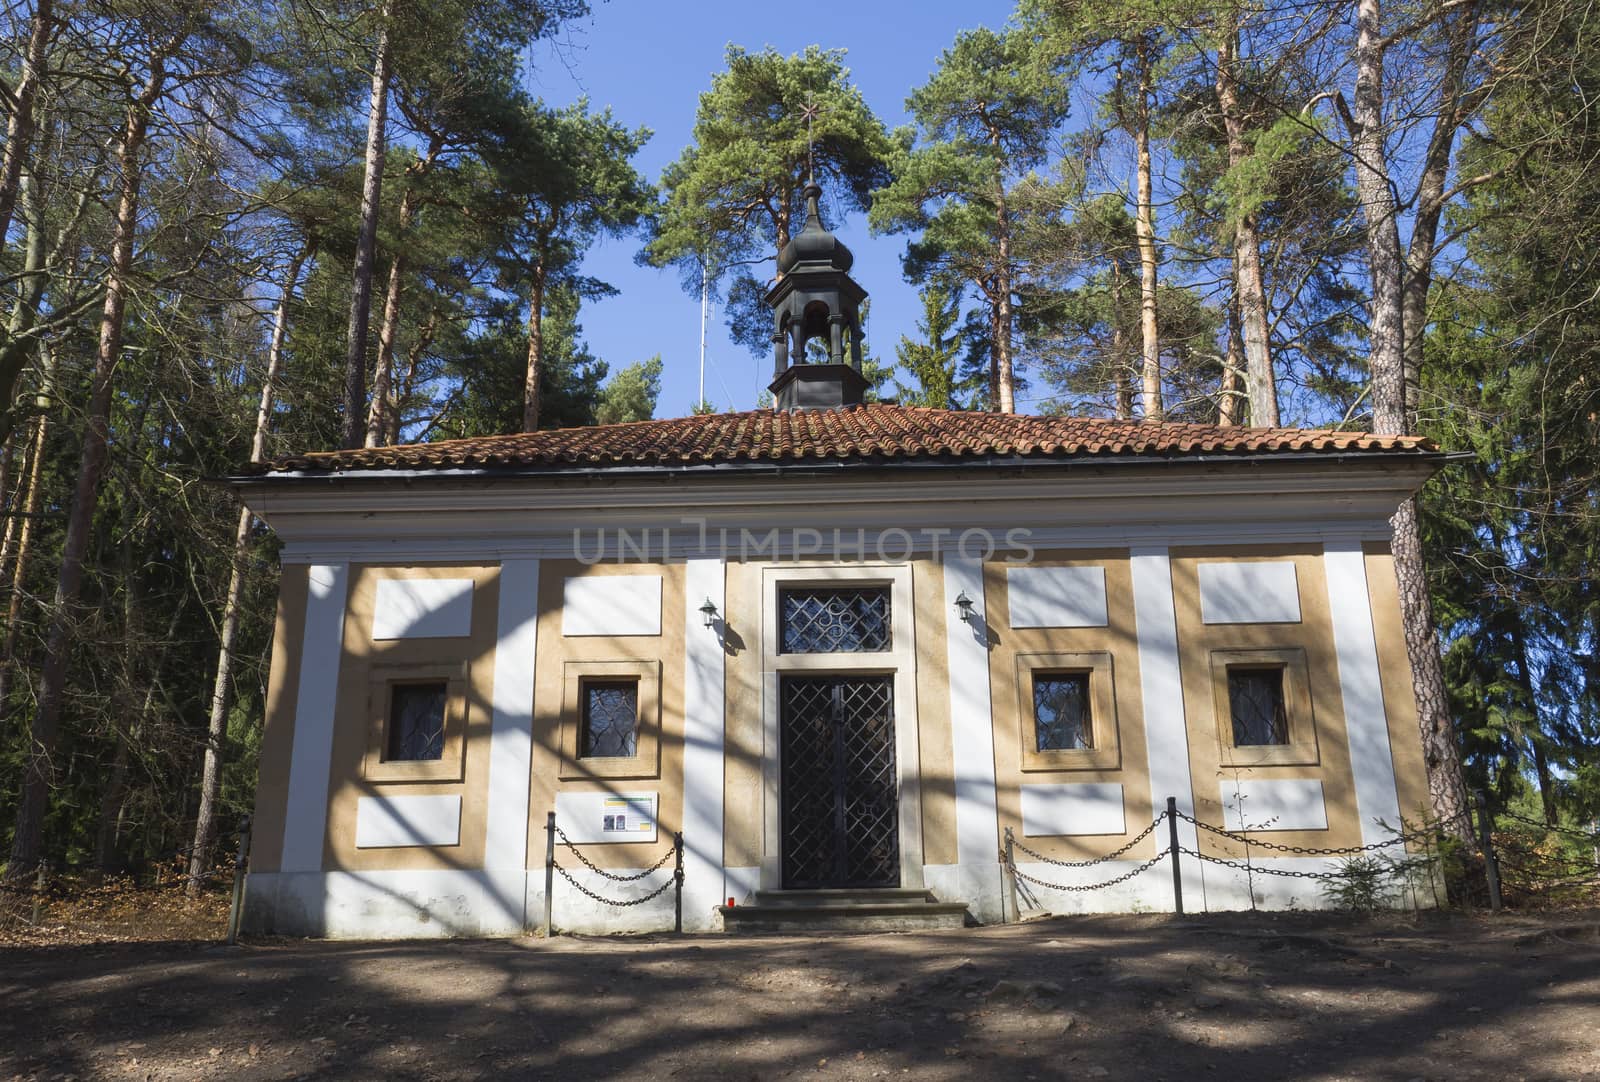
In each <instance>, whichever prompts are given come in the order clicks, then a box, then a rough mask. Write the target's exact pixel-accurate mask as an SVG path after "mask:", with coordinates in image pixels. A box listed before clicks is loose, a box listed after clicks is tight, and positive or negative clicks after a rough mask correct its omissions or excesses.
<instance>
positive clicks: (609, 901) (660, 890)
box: [556, 853, 677, 909]
mask: <svg viewBox="0 0 1600 1082" xmlns="http://www.w3.org/2000/svg"><path fill="white" fill-rule="evenodd" d="M667 855H668V856H671V854H670V853H669V854H667ZM584 863H586V864H587V863H588V861H585V862H584ZM656 867H657V868H659V867H661V865H659V864H658V865H656ZM653 870H654V869H652V871H653ZM556 871H558V872H560V873H561V878H563V879H565V880H566V881H567V882H568V883H571V884H572V885H573V886H574V887H576V888H577V890H578V893H580V894H587V895H588V896H589V897H590V898H593V899H594V900H595V901H597V902H599V903H600V904H601V905H610V906H615V907H617V908H618V909H626V908H627V907H628V906H630V905H643V904H644V903H646V902H649V901H654V900H655V899H656V898H659V897H660V896H661V895H662V894H664V893H666V890H667V888H668V887H670V886H672V885H674V883H676V882H677V880H676V879H675V878H673V877H669V878H667V880H666V881H665V882H663V883H662V884H661V885H660V886H659V887H657V888H656V889H655V890H653V891H651V892H650V893H649V894H646V895H644V896H643V897H640V898H631V899H629V900H627V901H624V902H619V901H617V900H616V899H615V898H603V897H601V896H600V895H598V894H596V893H595V892H594V891H592V890H590V889H589V888H588V887H586V886H584V885H583V884H582V883H580V882H578V881H577V880H576V879H574V878H573V877H572V873H571V872H569V871H567V869H565V868H563V867H562V866H561V865H559V864H557V865H556Z"/></svg>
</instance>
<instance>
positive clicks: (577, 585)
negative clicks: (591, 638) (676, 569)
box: [561, 575, 661, 635]
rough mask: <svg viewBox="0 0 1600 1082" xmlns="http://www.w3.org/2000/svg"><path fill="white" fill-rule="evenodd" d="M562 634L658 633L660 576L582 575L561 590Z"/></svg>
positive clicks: (568, 580) (570, 580) (569, 581)
mask: <svg viewBox="0 0 1600 1082" xmlns="http://www.w3.org/2000/svg"><path fill="white" fill-rule="evenodd" d="M561 633H562V634H563V635H659V634H661V576H660V575H585V576H583V577H581V578H570V579H567V580H566V582H565V584H564V585H563V586H562V590H561Z"/></svg>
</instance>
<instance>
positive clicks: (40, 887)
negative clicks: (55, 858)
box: [33, 860, 44, 927]
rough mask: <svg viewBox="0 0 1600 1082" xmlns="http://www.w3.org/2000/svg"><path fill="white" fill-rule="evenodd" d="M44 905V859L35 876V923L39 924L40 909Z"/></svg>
mask: <svg viewBox="0 0 1600 1082" xmlns="http://www.w3.org/2000/svg"><path fill="white" fill-rule="evenodd" d="M43 905H44V861H42V860H41V861H40V862H39V870H38V874H36V875H35V876H34V877H33V924H34V925H35V926H36V927H37V926H38V924H39V910H40V908H41V907H42V906H43Z"/></svg>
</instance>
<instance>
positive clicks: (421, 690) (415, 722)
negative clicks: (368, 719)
mask: <svg viewBox="0 0 1600 1082" xmlns="http://www.w3.org/2000/svg"><path fill="white" fill-rule="evenodd" d="M448 694H449V685H448V683H447V682H446V681H444V680H430V681H428V682H427V683H416V684H394V685H391V686H390V688H389V725H388V729H389V732H388V742H387V746H386V749H385V756H384V758H385V759H386V760H387V761H389V762H423V761H427V760H430V759H442V758H444V714H445V702H446V699H447V698H448Z"/></svg>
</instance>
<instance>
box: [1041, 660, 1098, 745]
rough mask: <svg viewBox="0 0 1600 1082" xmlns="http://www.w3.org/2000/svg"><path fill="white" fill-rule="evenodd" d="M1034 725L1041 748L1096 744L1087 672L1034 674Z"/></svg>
mask: <svg viewBox="0 0 1600 1082" xmlns="http://www.w3.org/2000/svg"><path fill="white" fill-rule="evenodd" d="M1033 729H1034V737H1035V739H1036V740H1037V742H1038V750H1039V751H1073V750H1076V749H1080V748H1092V747H1094V730H1093V728H1092V727H1091V725H1090V721H1089V674H1088V673H1040V674H1038V675H1036V676H1034V678H1033Z"/></svg>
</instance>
